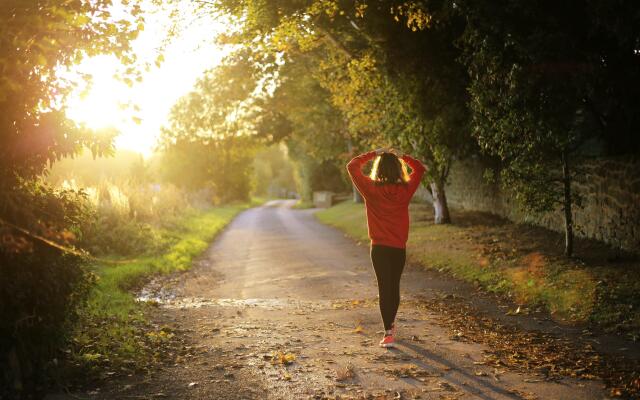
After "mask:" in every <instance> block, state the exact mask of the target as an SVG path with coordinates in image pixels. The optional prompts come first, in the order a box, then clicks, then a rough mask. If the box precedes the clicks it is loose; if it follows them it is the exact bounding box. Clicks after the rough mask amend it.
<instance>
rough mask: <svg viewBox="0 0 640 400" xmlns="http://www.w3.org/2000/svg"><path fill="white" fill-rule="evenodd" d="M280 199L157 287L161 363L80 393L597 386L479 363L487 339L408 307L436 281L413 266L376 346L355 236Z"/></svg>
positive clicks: (253, 395)
mask: <svg viewBox="0 0 640 400" xmlns="http://www.w3.org/2000/svg"><path fill="white" fill-rule="evenodd" d="M292 205H293V202H292V201H272V202H269V203H267V204H265V205H264V206H262V207H258V208H254V209H250V210H247V211H245V212H243V213H242V214H240V215H239V216H238V217H237V218H236V219H235V220H234V221H233V222H232V223H231V224H230V225H229V226H228V227H227V228H226V229H225V230H224V232H223V233H221V234H220V236H219V237H218V238H217V240H216V241H215V242H214V243H213V244H212V245H211V247H210V248H209V249H208V250H207V252H206V253H205V254H204V255H203V256H202V257H201V258H200V260H199V261H198V263H197V265H196V266H195V267H194V268H193V269H192V270H191V271H189V272H187V273H184V274H182V275H179V277H178V278H177V279H174V285H173V286H172V287H171V289H170V290H168V291H167V290H164V289H163V291H162V293H160V296H161V298H160V303H161V305H160V307H159V308H158V310H157V313H156V314H157V315H155V316H154V318H155V322H156V323H157V324H158V326H160V325H168V326H172V327H174V328H175V329H176V334H178V335H181V336H182V340H183V345H182V347H181V348H180V349H179V351H178V352H177V354H175V358H174V362H172V363H169V364H167V365H165V366H163V367H162V368H159V369H158V370H156V371H155V372H153V373H152V374H150V375H144V376H136V375H134V376H130V377H127V378H126V379H118V380H117V381H116V382H111V383H109V384H107V385H106V386H105V387H103V388H101V389H97V390H93V391H91V392H90V396H89V398H105V399H107V398H109V399H112V398H148V399H154V398H175V399H323V398H330V399H334V398H342V399H350V398H353V399H413V398H420V399H487V400H488V399H536V398H538V399H601V398H605V397H606V396H605V395H604V389H603V385H602V383H601V382H598V381H584V380H583V381H578V380H572V379H564V380H561V381H546V380H544V379H541V378H540V376H538V375H527V374H520V373H517V372H515V371H512V370H509V368H508V367H504V368H499V369H498V368H495V367H491V366H488V365H486V363H484V360H485V358H484V357H485V354H486V352H487V350H490V349H487V348H486V347H484V346H483V345H481V344H478V343H474V342H473V341H461V340H458V338H456V337H455V336H452V335H451V332H450V331H449V330H448V329H447V326H446V325H443V324H442V323H441V322H440V323H436V322H434V321H436V320H437V318H435V317H436V315H435V314H434V313H435V311H433V310H430V309H429V308H428V307H423V306H421V303H420V298H421V296H424V295H432V296H434V295H437V294H438V291H439V290H440V288H438V287H437V286H438V285H437V283H434V282H429V275H428V274H427V273H426V272H424V271H421V270H420V269H419V268H412V267H408V268H406V269H405V274H404V276H403V279H402V296H403V300H402V304H401V306H400V311H399V314H398V318H399V319H398V333H399V343H398V347H397V349H393V350H387V349H382V348H379V347H378V346H377V344H378V341H379V339H380V336H381V329H382V326H381V321H380V316H379V313H378V308H377V297H376V296H377V289H376V282H375V276H374V274H373V271H372V268H371V266H370V261H369V258H368V245H367V244H366V243H364V244H361V245H356V244H355V243H354V242H353V241H352V240H350V239H348V238H345V237H344V235H343V234H342V233H340V232H339V231H337V230H335V229H333V228H330V227H327V226H325V225H322V224H320V223H319V222H317V221H316V220H315V217H314V216H313V210H295V209H292V208H291V206H292ZM408 251H409V252H410V251H411V249H408ZM163 285H165V283H163ZM147 295H148V293H147ZM469 295H471V296H473V293H469Z"/></svg>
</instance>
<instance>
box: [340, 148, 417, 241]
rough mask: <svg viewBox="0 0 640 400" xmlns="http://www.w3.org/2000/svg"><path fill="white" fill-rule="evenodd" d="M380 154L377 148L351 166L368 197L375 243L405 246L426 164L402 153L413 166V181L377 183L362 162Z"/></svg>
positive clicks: (411, 175)
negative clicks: (412, 203) (411, 209)
mask: <svg viewBox="0 0 640 400" xmlns="http://www.w3.org/2000/svg"><path fill="white" fill-rule="evenodd" d="M375 157H376V152H375V151H370V152H368V153H364V154H361V155H359V156H357V157H355V158H354V159H353V160H351V161H349V164H347V170H348V171H349V175H350V176H351V180H352V181H353V184H354V185H356V188H357V189H358V191H359V192H360V194H361V195H362V197H363V198H364V203H365V206H366V209H367V226H368V229H369V238H370V239H371V244H379V245H384V246H389V247H397V248H401V249H403V248H405V247H406V245H407V238H408V237H409V201H411V197H413V194H414V193H415V192H416V190H417V189H418V185H420V179H422V175H424V172H425V167H424V166H423V165H422V163H421V162H420V161H418V160H416V159H415V158H412V157H410V156H408V155H404V156H402V160H404V161H405V162H406V163H407V165H409V167H410V168H411V170H412V171H411V174H410V175H409V178H410V180H409V182H408V183H407V184H406V185H403V184H399V183H398V184H386V185H377V184H375V182H374V181H373V180H372V179H371V178H369V177H368V176H365V175H364V174H363V173H362V166H363V165H364V164H366V163H367V162H368V161H370V160H372V159H374V158H375Z"/></svg>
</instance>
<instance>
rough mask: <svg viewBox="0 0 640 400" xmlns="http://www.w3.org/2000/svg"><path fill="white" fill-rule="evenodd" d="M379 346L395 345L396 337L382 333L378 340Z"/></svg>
mask: <svg viewBox="0 0 640 400" xmlns="http://www.w3.org/2000/svg"><path fill="white" fill-rule="evenodd" d="M380 347H387V348H388V347H396V339H395V338H394V337H393V334H391V335H384V337H383V338H382V340H381V341H380Z"/></svg>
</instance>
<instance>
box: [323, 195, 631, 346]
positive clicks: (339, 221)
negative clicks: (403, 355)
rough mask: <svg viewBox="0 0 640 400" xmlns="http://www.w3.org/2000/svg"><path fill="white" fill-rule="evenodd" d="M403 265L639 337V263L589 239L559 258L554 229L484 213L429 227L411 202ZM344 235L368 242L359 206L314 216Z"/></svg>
mask: <svg viewBox="0 0 640 400" xmlns="http://www.w3.org/2000/svg"><path fill="white" fill-rule="evenodd" d="M410 213H411V219H412V223H411V224H412V225H411V233H410V239H409V243H408V248H409V251H408V257H409V262H413V263H417V264H420V265H422V266H424V267H425V268H431V269H437V270H439V271H443V272H447V273H450V274H451V275H453V276H455V277H457V278H460V279H463V280H466V281H469V282H473V283H476V284H478V285H479V286H481V287H482V288H483V289H484V290H487V291H489V292H494V293H498V294H501V295H506V296H509V297H511V298H513V300H514V301H515V302H517V303H518V304H521V305H522V307H521V312H527V310H528V309H529V308H531V307H543V308H544V309H546V310H548V311H549V312H550V313H551V314H552V315H553V316H554V317H556V318H557V319H558V320H562V321H564V322H569V323H589V324H592V325H594V326H597V327H599V328H602V329H604V330H606V331H609V332H614V331H615V332H618V333H621V334H626V335H628V336H629V337H630V338H631V339H632V340H638V339H639V338H640V279H639V278H640V262H639V261H638V258H637V256H634V255H630V254H624V253H621V252H619V251H616V250H613V249H610V248H608V247H607V246H605V245H603V244H601V243H598V242H595V241H584V240H581V241H578V242H577V244H576V255H577V257H576V258H575V259H567V258H565V257H564V256H563V254H562V245H561V243H562V238H561V237H560V235H559V234H557V233H555V232H550V231H548V230H545V229H542V228H537V227H531V226H526V225H516V224H512V223H509V222H507V221H505V220H503V219H500V218H497V217H494V216H490V215H487V214H481V213H475V212H466V211H455V210H454V211H453V220H454V224H451V225H434V224H433V222H432V221H433V212H432V208H431V206H430V205H427V204H412V205H411V207H410ZM316 216H317V218H318V219H319V220H320V221H321V222H324V223H326V224H329V225H332V226H335V227H337V228H339V229H341V230H343V231H344V232H345V233H346V234H347V235H348V236H350V237H352V238H354V239H356V240H362V241H368V238H367V228H366V219H365V215H364V209H363V205H362V204H355V203H352V202H350V201H347V202H343V203H340V204H338V205H336V206H334V207H332V208H329V209H327V210H322V211H319V212H318V213H316Z"/></svg>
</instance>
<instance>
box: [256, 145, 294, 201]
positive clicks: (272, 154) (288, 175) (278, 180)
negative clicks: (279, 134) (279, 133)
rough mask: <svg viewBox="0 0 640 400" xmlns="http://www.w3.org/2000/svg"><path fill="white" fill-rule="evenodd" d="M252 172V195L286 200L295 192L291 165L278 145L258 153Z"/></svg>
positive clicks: (283, 150)
mask: <svg viewBox="0 0 640 400" xmlns="http://www.w3.org/2000/svg"><path fill="white" fill-rule="evenodd" d="M253 171H254V173H253V193H254V194H257V195H262V196H267V197H274V198H277V197H285V198H286V197H289V195H290V194H291V193H294V192H295V191H296V185H295V178H294V166H293V163H292V162H291V160H290V159H289V157H288V155H287V154H286V153H285V149H283V147H282V146H280V145H273V146H269V147H267V148H265V149H262V150H260V151H258V152H257V153H256V155H255V158H254V160H253Z"/></svg>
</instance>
